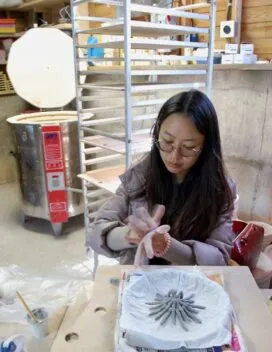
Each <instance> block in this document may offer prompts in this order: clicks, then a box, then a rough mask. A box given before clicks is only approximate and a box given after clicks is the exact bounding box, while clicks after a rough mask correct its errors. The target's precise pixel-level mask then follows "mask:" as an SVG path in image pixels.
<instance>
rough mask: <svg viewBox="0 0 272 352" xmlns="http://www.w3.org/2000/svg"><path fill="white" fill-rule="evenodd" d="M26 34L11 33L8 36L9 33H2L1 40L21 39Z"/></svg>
mask: <svg viewBox="0 0 272 352" xmlns="http://www.w3.org/2000/svg"><path fill="white" fill-rule="evenodd" d="M23 34H24V32H22V33H10V34H8V33H1V34H0V38H19V37H21V35H23Z"/></svg>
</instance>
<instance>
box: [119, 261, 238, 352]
mask: <svg viewBox="0 0 272 352" xmlns="http://www.w3.org/2000/svg"><path fill="white" fill-rule="evenodd" d="M139 273H140V275H139V276H132V277H131V278H130V282H129V284H128V286H127V287H126V289H125V291H124V295H123V303H122V313H121V318H120V327H121V329H124V330H125V331H126V335H125V336H126V341H127V343H128V344H129V345H131V346H139V347H146V348H153V349H159V350H171V349H177V348H181V347H187V348H207V347H211V346H222V345H224V344H228V343H229V342H230V340H231V318H232V306H231V303H230V300H229V296H228V295H227V293H226V292H225V290H224V289H223V288H222V287H221V286H220V285H218V284H217V283H215V282H213V281H211V280H210V279H208V278H207V277H206V276H205V275H203V274H201V273H200V272H199V271H197V270H192V271H183V270H175V269H170V268H169V269H162V270H154V271H149V272H147V271H145V272H143V271H141V272H139ZM171 289H176V290H178V291H180V290H182V291H183V293H184V297H185V298H186V296H189V295H191V294H195V304H197V305H202V306H205V307H206V309H205V310H200V311H199V314H198V318H199V319H200V320H201V321H202V324H197V323H194V322H190V323H189V324H187V327H188V329H189V331H188V332H187V331H185V330H183V329H182V328H181V327H180V325H179V324H176V325H174V324H173V323H172V321H171V320H169V323H168V324H167V325H166V326H161V325H160V322H157V321H155V319H154V317H149V316H148V314H149V306H148V305H147V304H146V302H151V301H153V300H154V298H155V296H156V293H160V294H163V295H166V294H167V293H168V292H169V290H171Z"/></svg>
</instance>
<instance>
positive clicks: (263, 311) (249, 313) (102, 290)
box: [51, 265, 272, 352]
mask: <svg viewBox="0 0 272 352" xmlns="http://www.w3.org/2000/svg"><path fill="white" fill-rule="evenodd" d="M130 268H131V267H127V266H119V265H116V266H107V267H106V266H104V267H100V268H99V269H98V272H97V275H96V280H95V284H94V291H93V297H92V300H91V301H90V302H89V303H88V304H87V305H86V306H85V307H82V305H81V304H80V302H77V303H76V304H75V305H73V306H71V307H70V308H69V309H68V311H67V313H66V316H65V318H64V321H63V324H62V326H61V328H60V330H59V333H58V335H57V337H56V339H55V341H54V343H53V346H52V349H51V352H60V351H61V352H74V351H80V352H113V351H114V328H115V318H116V309H117V299H118V286H116V285H113V284H112V283H110V279H111V278H121V276H122V273H123V272H124V270H128V269H130ZM150 268H152V269H154V267H147V270H150ZM156 268H157V267H156ZM159 268H162V267H159ZM181 269H182V270H188V269H190V267H177V270H181ZM199 269H200V270H202V271H206V272H207V271H214V272H219V273H222V274H223V277H224V284H225V288H226V290H227V291H228V293H229V296H230V299H231V302H232V304H233V306H234V309H235V311H236V314H237V318H238V323H239V326H240V328H241V331H242V334H243V337H244V339H245V342H246V345H247V348H248V352H271V351H272V316H271V314H270V313H269V311H268V309H267V306H266V305H265V302H264V299H263V297H262V293H261V291H260V290H259V288H258V287H257V285H256V283H255V281H254V279H253V277H252V275H251V273H250V271H249V270H248V268H247V267H199ZM69 334H76V335H73V336H74V337H75V338H76V339H72V340H71V341H70V342H66V339H67V336H68V335H69Z"/></svg>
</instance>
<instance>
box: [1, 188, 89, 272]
mask: <svg viewBox="0 0 272 352" xmlns="http://www.w3.org/2000/svg"><path fill="white" fill-rule="evenodd" d="M0 236H1V246H0V267H4V266H10V265H13V264H15V265H19V266H20V267H22V268H23V269H25V270H27V271H29V270H30V271H31V272H35V273H38V274H39V275H50V274H52V273H54V272H55V271H56V267H64V266H65V265H67V267H70V268H71V267H78V265H79V264H80V265H82V263H85V264H86V259H87V256H86V250H85V246H84V241H85V234H84V222H83V216H79V217H76V218H72V219H70V221H69V223H68V224H65V226H64V231H63V235H62V236H61V237H59V238H54V237H53V236H52V234H51V225H50V223H49V222H47V221H45V220H40V219H31V220H30V221H29V222H28V223H27V224H26V225H25V227H24V226H23V225H22V222H21V217H20V193H19V187H18V185H17V184H15V183H12V184H6V185H1V186H0ZM88 264H90V263H88Z"/></svg>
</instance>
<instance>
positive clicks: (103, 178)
mask: <svg viewBox="0 0 272 352" xmlns="http://www.w3.org/2000/svg"><path fill="white" fill-rule="evenodd" d="M124 172H125V166H123V165H118V166H115V167H108V168H105V169H99V170H93V171H88V172H86V173H84V174H80V175H78V177H80V178H81V179H83V180H85V181H87V182H90V183H92V184H94V185H95V186H97V187H99V188H102V189H105V190H106V191H108V192H110V193H115V192H116V190H117V188H118V187H119V186H120V184H121V181H120V180H119V176H120V175H122V174H123V173H124Z"/></svg>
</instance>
